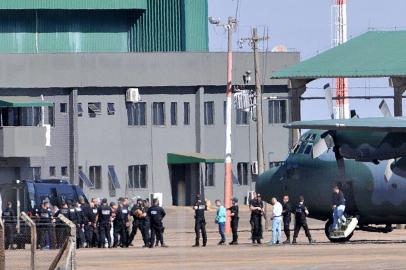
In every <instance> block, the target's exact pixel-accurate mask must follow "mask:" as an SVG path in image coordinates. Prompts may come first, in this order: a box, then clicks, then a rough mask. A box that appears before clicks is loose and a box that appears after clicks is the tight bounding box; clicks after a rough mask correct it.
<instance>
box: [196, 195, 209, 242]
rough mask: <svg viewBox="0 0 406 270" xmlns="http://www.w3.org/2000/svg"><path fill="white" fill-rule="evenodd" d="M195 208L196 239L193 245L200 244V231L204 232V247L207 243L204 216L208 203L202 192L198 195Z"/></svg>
mask: <svg viewBox="0 0 406 270" xmlns="http://www.w3.org/2000/svg"><path fill="white" fill-rule="evenodd" d="M193 209H194V210H195V233H196V241H195V244H194V246H193V247H198V246H199V245H200V243H199V240H200V231H201V232H202V238H203V247H205V246H206V244H207V233H206V219H205V217H204V212H205V211H207V205H206V203H205V202H203V201H202V200H201V198H200V194H197V195H196V202H195V204H194V206H193Z"/></svg>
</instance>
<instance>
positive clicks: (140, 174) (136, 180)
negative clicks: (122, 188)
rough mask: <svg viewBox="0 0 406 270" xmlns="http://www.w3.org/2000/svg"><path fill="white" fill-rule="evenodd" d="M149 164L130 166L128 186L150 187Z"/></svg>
mask: <svg viewBox="0 0 406 270" xmlns="http://www.w3.org/2000/svg"><path fill="white" fill-rule="evenodd" d="M147 172H148V166H147V165H131V166H128V188H132V189H135V188H147V187H148V175H147Z"/></svg>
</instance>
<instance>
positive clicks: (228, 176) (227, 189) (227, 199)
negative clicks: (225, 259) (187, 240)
mask: <svg viewBox="0 0 406 270" xmlns="http://www.w3.org/2000/svg"><path fill="white" fill-rule="evenodd" d="M209 22H210V23H211V24H213V25H216V26H222V27H224V28H225V29H226V30H227V36H228V37H227V40H228V41H227V47H228V49H227V88H226V151H225V175H224V206H225V207H226V209H228V208H230V207H231V198H232V196H233V176H232V174H233V173H232V159H231V107H232V106H231V103H232V96H233V89H232V83H233V76H232V68H233V44H232V42H233V30H234V28H235V26H236V23H237V21H236V19H235V18H233V17H228V22H227V23H226V24H221V23H220V20H219V19H215V18H213V17H209ZM225 231H226V232H227V233H229V232H230V231H231V228H230V217H229V215H227V220H226V227H225Z"/></svg>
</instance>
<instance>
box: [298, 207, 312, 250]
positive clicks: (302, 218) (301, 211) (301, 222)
mask: <svg viewBox="0 0 406 270" xmlns="http://www.w3.org/2000/svg"><path fill="white" fill-rule="evenodd" d="M306 210H307V207H306V205H305V204H304V203H299V204H298V205H297V206H296V208H295V232H294V234H293V241H294V242H296V238H297V236H298V235H299V231H300V228H301V227H303V229H304V231H305V234H306V236H307V238H308V239H309V242H311V241H312V236H311V235H310V231H309V227H308V226H307V219H306V216H307V215H306Z"/></svg>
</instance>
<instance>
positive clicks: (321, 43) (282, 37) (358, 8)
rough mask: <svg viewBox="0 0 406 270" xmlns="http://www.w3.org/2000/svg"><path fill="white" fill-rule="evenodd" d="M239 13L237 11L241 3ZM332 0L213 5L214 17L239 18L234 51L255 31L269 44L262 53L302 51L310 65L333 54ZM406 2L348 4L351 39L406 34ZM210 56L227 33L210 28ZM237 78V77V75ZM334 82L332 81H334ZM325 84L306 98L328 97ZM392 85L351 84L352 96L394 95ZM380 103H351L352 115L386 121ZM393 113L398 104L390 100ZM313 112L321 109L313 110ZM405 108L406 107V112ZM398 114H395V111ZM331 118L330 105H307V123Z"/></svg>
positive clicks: (357, 0)
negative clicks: (324, 54)
mask: <svg viewBox="0 0 406 270" xmlns="http://www.w3.org/2000/svg"><path fill="white" fill-rule="evenodd" d="M238 2H239V5H238V10H237V3H238ZM334 2H335V1H333V0H311V1H305V0H280V1H274V0H239V1H238V0H209V16H213V17H218V18H220V19H221V20H222V21H223V22H225V21H226V20H227V18H228V17H229V16H235V15H236V14H237V18H238V22H239V23H238V27H237V29H236V31H235V34H234V39H235V42H234V50H236V51H238V50H244V51H247V50H249V47H248V46H245V47H244V48H242V49H240V48H239V46H238V44H237V41H238V40H239V39H240V38H244V37H249V36H250V31H251V28H252V27H253V26H256V27H257V28H258V32H259V33H262V34H264V33H267V32H268V34H269V36H270V40H269V41H268V42H267V43H264V44H263V45H262V46H263V47H262V50H263V51H265V50H266V49H267V48H268V49H269V50H270V49H271V48H273V47H274V46H275V45H279V44H283V45H285V46H286V47H287V48H289V50H290V51H299V52H300V55H301V60H305V59H308V58H310V57H312V56H315V55H317V54H318V53H320V52H323V51H325V50H327V49H329V48H331V39H332V34H331V29H332V26H331V25H332V23H331V5H332V4H333V3H334ZM405 10H406V1H405V0H385V1H378V0H348V1H347V12H348V38H349V39H350V38H352V37H356V36H358V35H360V34H362V33H365V32H366V31H368V29H376V30H406V17H405V15H404V11H405ZM209 38H210V43H209V45H210V50H211V51H225V50H226V49H227V44H226V42H227V36H226V32H225V30H224V29H222V28H219V27H215V26H212V25H209ZM235 76H238V75H235ZM330 81H331V80H330ZM326 82H328V81H326V80H316V81H314V82H312V83H310V84H308V86H309V87H311V88H312V89H308V90H307V92H306V93H305V96H323V95H324V94H323V91H322V90H319V89H318V88H321V87H322V86H323V85H324V84H325V83H326ZM387 86H388V79H387V78H383V79H352V80H350V82H349V93H350V95H362V96H364V95H392V94H393V90H392V89H391V88H387ZM380 101H381V100H351V101H350V109H355V110H356V111H357V113H358V115H359V116H360V117H371V116H381V114H380V112H379V110H378V104H379V103H380ZM386 101H387V103H388V104H389V107H390V108H391V110H392V106H393V100H392V99H389V100H386ZM313 108H318V109H317V110H314V109H313ZM405 108H406V102H404V104H403V110H404V111H405ZM392 112H393V110H392ZM328 117H329V113H328V109H327V105H326V102H325V101H323V100H321V101H320V100H319V101H314V100H312V101H303V102H302V119H303V120H311V119H324V118H328Z"/></svg>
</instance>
